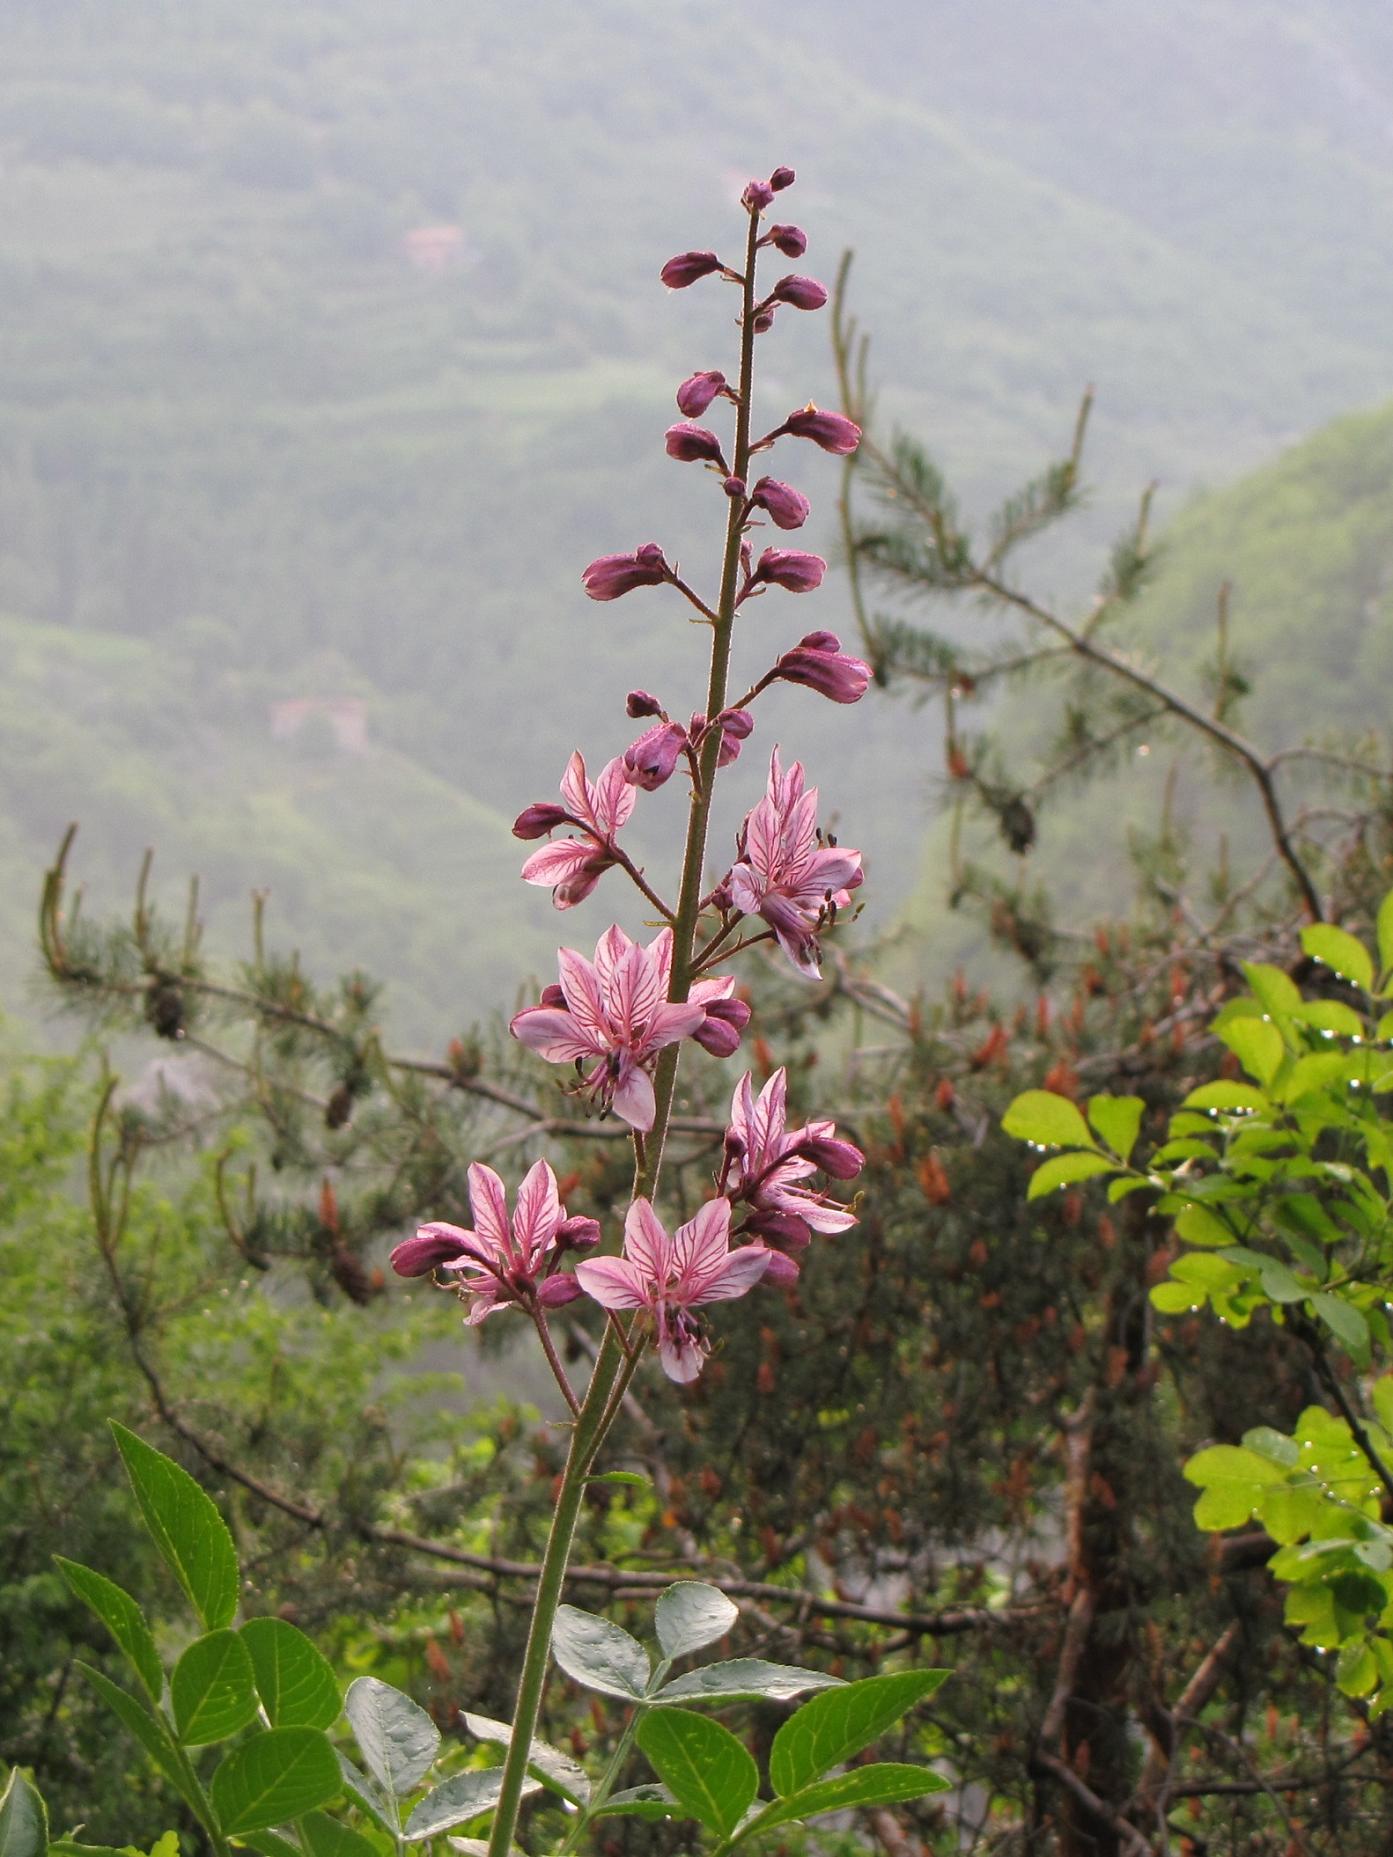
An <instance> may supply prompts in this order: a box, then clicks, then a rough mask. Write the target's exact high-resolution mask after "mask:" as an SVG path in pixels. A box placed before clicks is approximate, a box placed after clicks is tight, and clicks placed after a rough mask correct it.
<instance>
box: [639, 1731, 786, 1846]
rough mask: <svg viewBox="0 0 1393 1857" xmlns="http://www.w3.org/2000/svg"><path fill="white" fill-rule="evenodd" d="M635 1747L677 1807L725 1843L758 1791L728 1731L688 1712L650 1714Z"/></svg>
mask: <svg viewBox="0 0 1393 1857" xmlns="http://www.w3.org/2000/svg"><path fill="white" fill-rule="evenodd" d="M638 1744H639V1746H640V1747H641V1748H642V1749H643V1751H644V1753H645V1754H646V1755H647V1756H648V1759H649V1761H650V1762H651V1763H652V1766H653V1770H654V1772H655V1773H656V1774H657V1775H658V1778H659V1779H660V1780H662V1782H663V1784H664V1785H665V1786H666V1787H667V1788H668V1790H669V1792H671V1794H672V1796H673V1798H674V1799H676V1801H677V1803H678V1805H679V1806H681V1807H682V1808H683V1810H684V1811H686V1812H687V1813H689V1814H690V1815H691V1816H692V1817H693V1818H697V1819H700V1820H701V1822H702V1824H703V1825H705V1826H706V1828H707V1830H708V1831H714V1832H716V1833H717V1835H718V1836H720V1837H723V1838H727V1837H729V1836H730V1834H731V1832H732V1831H734V1829H735V1827H736V1826H737V1825H738V1824H739V1823H740V1820H741V1819H742V1818H743V1817H744V1816H745V1813H746V1811H747V1810H748V1809H749V1805H750V1802H751V1800H752V1799H753V1798H754V1796H755V1794H756V1793H757V1792H758V1791H759V1769H758V1768H757V1767H756V1766H755V1763H754V1761H753V1760H752V1759H751V1758H750V1755H749V1753H748V1752H747V1750H746V1749H745V1748H744V1747H743V1746H742V1745H741V1743H740V1742H739V1741H737V1740H736V1738H735V1736H734V1735H733V1734H732V1733H731V1732H730V1730H729V1729H728V1728H723V1727H722V1726H721V1724H720V1723H719V1722H713V1721H712V1720H711V1719H710V1717H709V1716H706V1715H696V1714H694V1713H693V1712H692V1711H691V1710H690V1709H650V1710H649V1712H648V1714H647V1715H645V1716H644V1718H643V1720H642V1721H641V1722H640V1723H639V1727H638Z"/></svg>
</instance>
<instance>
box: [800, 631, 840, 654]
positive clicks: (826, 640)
mask: <svg viewBox="0 0 1393 1857" xmlns="http://www.w3.org/2000/svg"><path fill="white" fill-rule="evenodd" d="M798 643H799V645H800V646H801V647H802V649H803V650H804V651H840V650H841V648H842V641H841V640H840V639H839V638H838V637H837V634H836V633H835V632H805V633H804V634H803V636H802V637H801V638H800V639H799V641H798Z"/></svg>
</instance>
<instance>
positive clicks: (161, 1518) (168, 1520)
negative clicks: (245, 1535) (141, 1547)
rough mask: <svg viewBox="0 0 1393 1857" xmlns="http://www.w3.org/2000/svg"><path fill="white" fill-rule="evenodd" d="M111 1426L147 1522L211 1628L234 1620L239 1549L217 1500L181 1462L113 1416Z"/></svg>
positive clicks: (188, 1594)
mask: <svg viewBox="0 0 1393 1857" xmlns="http://www.w3.org/2000/svg"><path fill="white" fill-rule="evenodd" d="M111 1429H112V1432H113V1434H114V1435H115V1438H116V1446H117V1449H118V1450H119V1451H120V1453H121V1458H122V1461H123V1462H124V1464H125V1466H126V1474H127V1476H128V1477H129V1478H130V1480H131V1487H132V1489H133V1490H134V1491H135V1499H136V1501H137V1503H139V1505H140V1513H141V1515H142V1517H143V1518H144V1521H145V1526H146V1527H147V1528H148V1529H149V1531H150V1533H151V1535H152V1536H153V1537H154V1541H155V1546H156V1547H157V1548H158V1549H159V1550H160V1552H161V1554H163V1556H164V1558H165V1560H166V1561H167V1562H168V1564H169V1566H170V1568H171V1570H172V1571H173V1573H174V1576H175V1578H176V1579H177V1580H178V1582H179V1584H180V1585H181V1586H182V1587H183V1589H184V1592H185V1594H186V1595H187V1597H188V1600H189V1603H190V1605H191V1606H192V1607H193V1609H194V1611H195V1612H197V1614H198V1616H199V1618H200V1619H201V1620H202V1622H203V1629H204V1630H205V1631H216V1630H218V1629H219V1628H220V1627H221V1626H223V1625H230V1624H231V1623H232V1619H233V1615H234V1614H235V1613H236V1610H237V1583H238V1574H237V1552H236V1549H235V1548H234V1547H233V1545H232V1536H231V1535H230V1534H229V1533H228V1528H227V1523H226V1522H225V1521H224V1520H223V1518H222V1516H221V1515H220V1514H219V1513H218V1508H217V1504H216V1503H215V1502H214V1501H213V1499H212V1497H211V1496H209V1495H208V1493H207V1492H206V1490H203V1489H201V1488H200V1487H199V1485H198V1484H197V1483H196V1482H195V1481H194V1479H193V1478H192V1477H191V1476H190V1475H189V1473H188V1471H187V1470H181V1469H180V1467H179V1465H178V1464H176V1463H174V1462H173V1461H172V1460H171V1459H170V1458H168V1457H166V1456H165V1455H164V1453H163V1452H162V1451H157V1450H156V1449H155V1448H154V1446H153V1445H149V1444H146V1443H145V1441H144V1439H143V1438H137V1437H136V1435H135V1433H134V1432H133V1431H127V1430H126V1428H125V1426H124V1425H118V1424H117V1423H116V1421H115V1420H114V1419H113V1420H112V1421H111Z"/></svg>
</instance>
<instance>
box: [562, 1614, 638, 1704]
mask: <svg viewBox="0 0 1393 1857" xmlns="http://www.w3.org/2000/svg"><path fill="white" fill-rule="evenodd" d="M551 1651H552V1656H553V1657H555V1659H556V1661H557V1663H558V1664H560V1666H561V1668H562V1669H563V1670H564V1671H565V1672H566V1675H567V1676H569V1677H574V1678H575V1680H576V1682H577V1683H584V1685H585V1687H586V1688H587V1689H598V1690H599V1691H600V1693H601V1694H602V1695H605V1696H622V1697H623V1698H624V1700H625V1701H626V1702H637V1701H641V1700H642V1698H643V1696H644V1693H645V1691H646V1690H647V1688H648V1677H649V1667H648V1653H647V1652H646V1651H645V1650H644V1648H643V1646H642V1645H641V1644H640V1643H639V1641H638V1639H637V1638H631V1637H630V1636H629V1634H628V1632H627V1631H622V1630H621V1629H620V1628H619V1626H618V1625H611V1624H610V1622H609V1620H608V1619H607V1618H598V1617H597V1616H596V1615H595V1613H593V1612H582V1611H581V1610H580V1608H579V1607H578V1606H558V1607H557V1608H556V1623H555V1625H554V1626H553V1627H552V1633H551Z"/></svg>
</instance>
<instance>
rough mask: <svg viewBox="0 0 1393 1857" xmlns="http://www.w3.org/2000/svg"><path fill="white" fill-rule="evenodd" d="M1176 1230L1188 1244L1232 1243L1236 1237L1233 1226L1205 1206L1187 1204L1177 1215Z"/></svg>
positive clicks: (1212, 1244) (1210, 1245)
mask: <svg viewBox="0 0 1393 1857" xmlns="http://www.w3.org/2000/svg"><path fill="white" fill-rule="evenodd" d="M1175 1230H1176V1236H1177V1237H1180V1238H1183V1239H1184V1240H1185V1242H1186V1244H1200V1245H1206V1246H1209V1247H1213V1246H1216V1245H1231V1244H1232V1243H1233V1239H1234V1234H1233V1230H1232V1228H1231V1227H1230V1226H1228V1225H1226V1224H1225V1222H1224V1221H1223V1219H1221V1218H1218V1217H1217V1216H1216V1215H1215V1214H1214V1213H1212V1212H1207V1211H1206V1210H1205V1208H1204V1207H1203V1206H1187V1207H1186V1208H1185V1210H1184V1211H1183V1212H1182V1213H1180V1214H1179V1215H1178V1216H1177V1218H1176V1221H1175Z"/></svg>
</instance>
